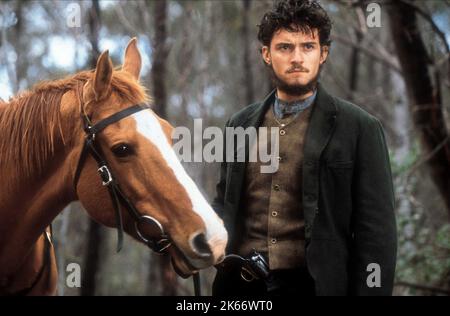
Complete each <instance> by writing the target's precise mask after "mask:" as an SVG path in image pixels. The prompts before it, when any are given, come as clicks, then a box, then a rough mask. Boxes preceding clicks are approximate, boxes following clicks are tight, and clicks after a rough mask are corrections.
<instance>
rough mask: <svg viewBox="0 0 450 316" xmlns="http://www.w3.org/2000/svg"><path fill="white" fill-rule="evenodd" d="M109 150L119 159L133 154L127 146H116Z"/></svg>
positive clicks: (131, 149)
mask: <svg viewBox="0 0 450 316" xmlns="http://www.w3.org/2000/svg"><path fill="white" fill-rule="evenodd" d="M111 150H112V152H113V153H114V155H116V157H119V158H124V157H127V156H130V155H131V154H133V148H132V147H131V146H130V145H128V144H119V145H116V146H114V147H113V148H112V149H111Z"/></svg>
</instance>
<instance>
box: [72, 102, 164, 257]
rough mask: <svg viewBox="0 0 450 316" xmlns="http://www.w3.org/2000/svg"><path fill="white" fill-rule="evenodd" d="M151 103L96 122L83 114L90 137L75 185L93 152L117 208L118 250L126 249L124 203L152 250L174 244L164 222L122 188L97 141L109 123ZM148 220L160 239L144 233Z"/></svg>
mask: <svg viewBox="0 0 450 316" xmlns="http://www.w3.org/2000/svg"><path fill="white" fill-rule="evenodd" d="M148 108H149V107H148V106H147V105H146V104H137V105H133V106H131V107H129V108H127V109H125V110H122V111H120V112H117V113H115V114H113V115H111V116H109V117H107V118H106V119H104V120H102V121H100V122H98V123H96V124H95V125H92V124H91V122H90V120H89V118H88V117H87V116H85V115H82V116H81V117H82V120H83V124H84V131H85V133H86V138H85V141H84V145H83V149H82V151H81V154H80V158H79V161H78V165H77V169H76V171H75V175H74V188H75V190H77V185H78V181H79V179H80V175H81V170H82V168H83V166H84V163H85V162H86V158H87V156H88V154H90V155H91V156H92V157H93V158H94V160H95V161H96V162H97V166H98V173H99V175H100V177H101V179H102V183H103V186H106V187H107V188H108V192H109V195H110V197H111V202H112V204H113V208H114V211H115V220H116V226H117V252H119V251H120V250H121V249H122V246H123V219H122V212H121V205H123V206H125V208H126V210H127V211H128V213H129V214H130V216H131V217H132V218H133V220H134V222H135V230H136V233H137V236H138V237H139V238H140V239H141V241H142V242H144V243H145V244H147V246H148V247H150V248H151V249H152V250H154V251H155V252H157V253H163V252H164V251H165V250H166V249H167V248H168V247H170V246H171V241H170V239H169V237H168V236H167V235H166V234H165V232H164V229H163V227H162V225H161V224H160V223H159V222H158V221H157V220H156V219H155V218H153V217H151V216H147V215H141V214H140V213H139V211H138V210H137V209H136V208H135V207H134V205H133V203H131V202H130V201H129V200H128V199H127V197H126V196H125V194H124V193H123V191H122V190H121V188H120V186H119V184H118V183H117V181H116V179H115V178H114V176H113V175H112V173H111V168H110V167H109V165H108V163H107V162H106V160H105V159H104V158H103V157H104V155H103V153H102V150H101V148H100V146H99V145H98V144H97V143H96V142H95V138H96V135H97V134H98V133H100V132H101V131H103V130H104V129H105V128H106V127H107V126H109V125H111V124H114V123H116V122H118V121H120V120H122V119H124V118H126V117H128V116H130V115H133V114H135V113H137V112H140V111H143V110H146V109H148ZM141 223H147V224H152V225H154V226H156V227H157V228H158V229H159V231H160V235H159V237H158V239H150V238H145V237H144V234H142V233H141V231H140V229H139V224H141Z"/></svg>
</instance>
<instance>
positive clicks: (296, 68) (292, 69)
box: [286, 65, 309, 74]
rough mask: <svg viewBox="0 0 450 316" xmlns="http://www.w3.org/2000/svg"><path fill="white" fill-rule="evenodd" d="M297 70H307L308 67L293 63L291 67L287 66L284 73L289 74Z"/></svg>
mask: <svg viewBox="0 0 450 316" xmlns="http://www.w3.org/2000/svg"><path fill="white" fill-rule="evenodd" d="M297 71H300V72H309V69H307V68H305V67H303V66H300V65H294V66H292V67H291V68H289V69H288V70H287V71H286V73H288V74H290V73H293V72H297Z"/></svg>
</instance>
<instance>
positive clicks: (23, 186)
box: [0, 108, 76, 277]
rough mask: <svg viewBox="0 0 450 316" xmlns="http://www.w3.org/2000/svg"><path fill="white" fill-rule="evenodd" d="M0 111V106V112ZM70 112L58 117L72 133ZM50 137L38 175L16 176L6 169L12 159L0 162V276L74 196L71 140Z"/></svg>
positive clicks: (66, 132) (13, 266)
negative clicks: (48, 151)
mask: <svg viewBox="0 0 450 316" xmlns="http://www.w3.org/2000/svg"><path fill="white" fill-rule="evenodd" d="M1 111H2V109H1V108H0V116H1V115H2V113H1ZM3 111H5V110H4V109H3ZM69 114H70V115H69ZM72 114H73V113H72V111H68V113H66V115H65V117H64V116H63V117H62V118H61V119H62V120H63V121H62V122H61V123H62V124H61V126H64V128H63V130H62V133H63V134H64V135H73V134H74V131H73V130H70V129H73V124H71V123H70V120H72V121H73V116H72ZM65 121H67V124H66V122H65ZM66 127H67V128H66ZM64 129H67V130H64ZM1 136H2V135H1V132H0V137H1ZM52 137H54V151H53V152H52V153H51V155H49V156H48V157H47V159H46V164H45V166H44V167H43V169H42V172H40V173H39V175H37V176H34V177H28V178H25V177H16V176H17V175H13V174H11V172H9V170H11V169H12V168H13V167H14V166H13V165H12V164H13V163H14V162H13V161H9V163H6V164H3V163H2V165H1V166H0V178H1V179H3V181H4V183H8V186H7V188H6V190H1V191H0V217H1V221H0V267H1V268H2V269H1V272H0V277H1V276H2V275H8V273H11V272H13V271H14V269H15V268H16V267H18V266H20V263H21V260H23V258H25V257H26V254H27V253H28V252H29V251H30V249H32V247H33V246H34V244H35V243H36V241H37V239H38V238H39V236H40V235H41V234H42V232H43V231H44V230H45V228H46V227H47V226H48V225H50V223H51V222H52V220H53V219H54V218H55V217H56V216H57V215H58V214H59V213H60V212H61V211H62V210H63V208H64V207H65V206H66V205H67V204H69V203H70V202H71V201H73V200H75V193H74V190H73V188H72V181H71V179H72V174H71V173H72V172H71V170H72V169H73V165H74V161H75V159H76V153H75V150H74V149H73V148H72V147H73V146H74V145H73V143H74V142H73V141H71V140H70V139H66V140H65V142H64V141H63V139H62V138H61V137H60V135H56V134H55V135H52Z"/></svg>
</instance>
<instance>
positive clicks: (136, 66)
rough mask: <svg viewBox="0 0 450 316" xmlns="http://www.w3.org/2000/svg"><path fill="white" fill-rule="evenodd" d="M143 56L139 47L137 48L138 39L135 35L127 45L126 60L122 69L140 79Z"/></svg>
mask: <svg viewBox="0 0 450 316" xmlns="http://www.w3.org/2000/svg"><path fill="white" fill-rule="evenodd" d="M141 65H142V58H141V53H140V52H139V49H138V48H137V39H136V37H133V38H132V39H131V40H130V42H129V43H128V45H127V49H126V50H125V60H124V63H123V66H122V70H124V71H126V72H128V73H129V74H131V75H132V76H133V77H134V78H135V79H136V80H139V74H140V73H141Z"/></svg>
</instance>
